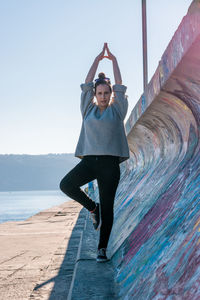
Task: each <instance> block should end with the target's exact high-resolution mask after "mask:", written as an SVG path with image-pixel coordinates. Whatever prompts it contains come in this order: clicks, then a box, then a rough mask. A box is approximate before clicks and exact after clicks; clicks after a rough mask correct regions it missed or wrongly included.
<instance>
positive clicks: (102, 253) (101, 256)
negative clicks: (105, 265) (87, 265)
mask: <svg viewBox="0 0 200 300" xmlns="http://www.w3.org/2000/svg"><path fill="white" fill-rule="evenodd" d="M96 260H97V262H105V261H108V258H107V256H106V248H101V249H98V250H97V259H96Z"/></svg>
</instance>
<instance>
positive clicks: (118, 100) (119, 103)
mask: <svg viewBox="0 0 200 300" xmlns="http://www.w3.org/2000/svg"><path fill="white" fill-rule="evenodd" d="M126 89H127V87H126V86H125V85H122V84H115V85H113V93H114V102H113V104H112V105H113V106H114V108H115V109H116V111H117V112H118V114H119V115H120V117H121V119H122V120H124V118H125V116H126V114H127V110H128V100H127V97H128V96H126V95H125V92H126Z"/></svg>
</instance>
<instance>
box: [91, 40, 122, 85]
mask: <svg viewBox="0 0 200 300" xmlns="http://www.w3.org/2000/svg"><path fill="white" fill-rule="evenodd" d="M105 51H107V53H108V55H107V56H106V55H105ZM104 58H108V59H109V60H111V61H112V63H113V73H114V78H115V84H122V78H121V73H120V69H119V66H118V63H117V59H116V57H115V56H114V55H113V54H112V53H111V52H110V49H109V48H108V44H107V43H104V46H103V50H102V51H101V52H100V53H99V55H98V56H97V57H96V58H95V60H94V62H93V64H92V66H91V68H90V70H89V72H88V75H87V77H86V79H85V83H88V82H91V81H93V80H94V76H95V73H96V70H97V67H98V64H99V62H100V61H101V60H102V59H104Z"/></svg>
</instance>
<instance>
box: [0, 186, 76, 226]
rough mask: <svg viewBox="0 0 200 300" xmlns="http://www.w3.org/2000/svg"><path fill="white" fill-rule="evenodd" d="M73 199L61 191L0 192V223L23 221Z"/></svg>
mask: <svg viewBox="0 0 200 300" xmlns="http://www.w3.org/2000/svg"><path fill="white" fill-rule="evenodd" d="M70 200H71V199H70V198H68V197H67V196H65V195H64V194H63V193H62V192H61V191H59V190H58V191H26V192H0V223H3V222H6V221H23V220H26V219H27V218H29V217H31V216H33V215H35V214H36V213H38V212H40V211H42V210H44V209H47V208H50V207H52V206H55V205H59V204H61V203H64V202H66V201H70Z"/></svg>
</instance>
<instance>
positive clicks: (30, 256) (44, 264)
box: [0, 200, 118, 300]
mask: <svg viewBox="0 0 200 300" xmlns="http://www.w3.org/2000/svg"><path fill="white" fill-rule="evenodd" d="M89 215H90V214H89V213H88V211H87V210H86V209H85V208H83V207H82V206H81V205H80V204H78V203H77V202H75V201H73V200H72V201H69V202H65V203H64V204H62V205H60V206H57V207H53V208H51V209H48V210H45V211H43V212H41V213H39V214H37V215H35V216H33V217H31V218H29V219H27V220H26V221H22V222H7V223H3V224H0V253H1V256H0V300H36V299H37V300H47V299H48V300H64V299H65V300H66V299H68V300H88V299H90V300H100V299H101V300H102V299H104V300H108V299H109V300H111V299H112V300H113V299H118V298H117V296H116V292H117V288H116V285H115V283H114V278H113V274H114V272H113V267H112V263H111V261H108V262H106V263H97V262H96V252H97V241H98V238H99V231H95V230H94V228H93V225H92V221H91V220H90V218H89ZM108 257H109V253H108Z"/></svg>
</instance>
